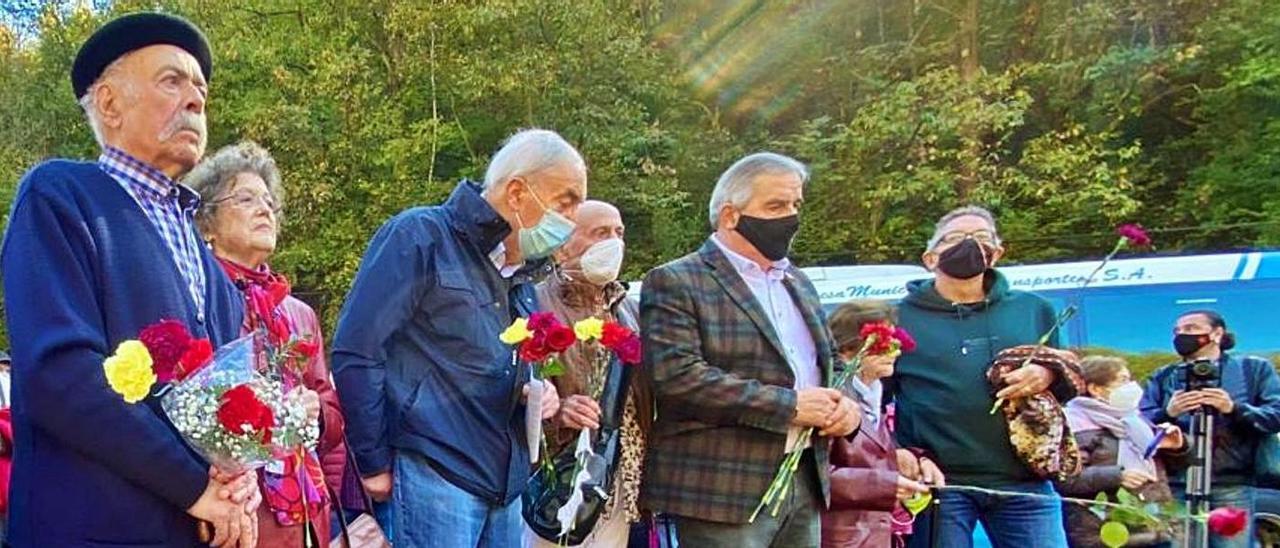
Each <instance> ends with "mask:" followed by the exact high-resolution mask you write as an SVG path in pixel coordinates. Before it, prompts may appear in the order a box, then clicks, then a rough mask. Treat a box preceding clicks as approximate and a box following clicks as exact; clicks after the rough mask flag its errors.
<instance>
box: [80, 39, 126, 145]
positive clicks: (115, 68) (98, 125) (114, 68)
mask: <svg viewBox="0 0 1280 548" xmlns="http://www.w3.org/2000/svg"><path fill="white" fill-rule="evenodd" d="M130 55H133V52H129V53H126V54H124V55H121V56H120V57H119V58H117V59H116V60H115V61H112V62H111V64H109V65H107V68H105V69H102V74H100V75H99V76H98V79H97V80H94V81H93V84H92V85H90V86H89V89H88V90H86V91H85V92H84V95H82V96H81V97H80V98H79V99H77V100H76V102H77V103H80V108H81V109H83V110H84V117H85V119H87V120H88V121H89V129H92V130H93V138H94V140H96V141H98V147H99V148H106V146H107V143H106V136H104V135H103V130H102V118H101V117H99V116H98V103H97V101H95V100H94V96H95V95H97V91H98V87H99V86H101V85H102V84H103V82H106V81H107V78H110V77H112V76H114V75H115V73H116V72H119V70H120V65H121V63H123V62H124V60H125V59H128V58H129V56H130ZM119 85H120V86H121V89H122V90H123V91H124V92H125V94H126V95H130V96H131V95H133V86H132V83H130V82H127V81H122V82H119Z"/></svg>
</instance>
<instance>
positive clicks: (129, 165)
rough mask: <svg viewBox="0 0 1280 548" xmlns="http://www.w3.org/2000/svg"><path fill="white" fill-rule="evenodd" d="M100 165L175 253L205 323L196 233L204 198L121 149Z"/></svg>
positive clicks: (110, 150)
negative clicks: (127, 194)
mask: <svg viewBox="0 0 1280 548" xmlns="http://www.w3.org/2000/svg"><path fill="white" fill-rule="evenodd" d="M98 166H99V167H101V168H102V171H105V172H106V173H107V175H110V176H111V178H112V179H115V180H116V182H118V183H120V186H121V187H124V190H125V192H128V193H129V195H130V196H132V197H133V200H134V201H135V202H137V203H138V206H139V207H141V208H142V212H143V213H145V214H146V215H147V218H148V219H151V224H152V225H153V226H155V228H156V232H158V233H159V234H160V237H161V238H162V239H163V240H164V243H165V245H167V246H168V247H169V251H170V252H172V254H173V260H174V263H175V264H174V266H176V267H177V268H178V272H179V273H181V274H182V277H183V278H184V279H185V280H186V281H187V289H188V290H189V291H190V292H191V300H192V302H194V303H195V305H196V316H197V317H198V318H201V319H202V320H203V318H204V289H205V284H206V281H205V276H204V268H202V266H201V262H200V247H199V246H200V240H199V239H198V238H197V237H196V231H195V211H196V208H197V207H199V205H200V195H199V194H196V192H195V191H194V190H191V189H190V188H188V187H186V186H185V185H181V184H178V182H177V181H174V180H173V179H170V178H169V177H168V176H167V175H165V174H164V173H162V172H161V171H160V170H158V169H156V168H154V167H151V166H149V165H147V164H145V163H143V162H142V161H141V160H138V159H137V158H134V157H133V156H130V155H129V154H128V153H126V152H124V151H123V150H120V149H118V148H114V147H106V149H105V150H104V151H103V152H102V155H101V156H98Z"/></svg>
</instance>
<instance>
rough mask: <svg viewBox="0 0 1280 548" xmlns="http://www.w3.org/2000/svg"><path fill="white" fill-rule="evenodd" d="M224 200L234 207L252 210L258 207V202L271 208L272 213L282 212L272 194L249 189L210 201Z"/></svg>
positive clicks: (221, 201)
mask: <svg viewBox="0 0 1280 548" xmlns="http://www.w3.org/2000/svg"><path fill="white" fill-rule="evenodd" d="M223 202H230V203H231V205H232V206H233V207H237V208H240V209H244V210H250V209H253V208H255V207H258V204H262V205H263V206H264V207H266V208H267V209H270V210H271V212H272V213H279V212H280V208H279V207H278V205H277V204H276V200H275V198H272V197H271V195H270V194H261V195H257V194H253V193H251V192H248V191H239V192H235V193H232V194H230V195H228V196H223V197H221V198H218V199H216V200H213V201H212V202H210V203H212V204H220V203H223Z"/></svg>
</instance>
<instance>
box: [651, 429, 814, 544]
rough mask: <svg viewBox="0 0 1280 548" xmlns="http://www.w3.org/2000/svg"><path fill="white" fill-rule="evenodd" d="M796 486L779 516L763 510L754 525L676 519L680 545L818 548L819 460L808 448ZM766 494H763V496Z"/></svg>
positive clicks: (771, 511)
mask: <svg viewBox="0 0 1280 548" xmlns="http://www.w3.org/2000/svg"><path fill="white" fill-rule="evenodd" d="M795 474H796V475H795V479H794V483H792V485H791V490H790V492H789V493H788V494H787V496H786V498H785V499H784V500H783V501H782V507H781V508H780V509H779V510H778V515H777V516H774V515H773V506H772V505H770V506H769V507H767V508H764V509H763V510H760V515H758V516H756V521H755V522H754V523H719V522H714V521H705V520H700V519H696V518H688V517H683V516H675V517H674V519H675V524H676V537H677V538H679V539H680V546H689V547H698V548H701V547H704V546H705V547H708V548H796V547H806V546H817V545H818V543H819V542H818V541H819V540H820V539H821V536H822V519H821V511H822V507H823V506H824V504H823V495H822V491H821V489H820V488H819V484H818V468H817V460H816V459H815V457H814V456H813V450H812V449H806V450H805V452H804V456H803V457H802V458H801V459H800V466H799V467H798V468H796V472H795ZM762 494H763V493H762Z"/></svg>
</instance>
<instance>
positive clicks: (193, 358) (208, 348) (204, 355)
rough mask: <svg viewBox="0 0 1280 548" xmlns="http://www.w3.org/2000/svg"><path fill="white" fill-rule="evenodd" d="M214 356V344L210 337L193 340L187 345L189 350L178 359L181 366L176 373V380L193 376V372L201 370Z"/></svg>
mask: <svg viewBox="0 0 1280 548" xmlns="http://www.w3.org/2000/svg"><path fill="white" fill-rule="evenodd" d="M212 357H213V345H212V344H211V343H210V342H209V339H196V340H194V341H191V344H190V345H188V346H187V351H186V352H184V353H183V354H182V357H181V358H179V359H178V364H179V366H178V369H177V371H176V372H175V374H174V380H179V381H180V380H182V379H185V378H187V377H189V376H191V374H192V373H195V372H196V371H199V370H200V368H201V367H204V365H205V364H207V363H209V359H210V358H212Z"/></svg>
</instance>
